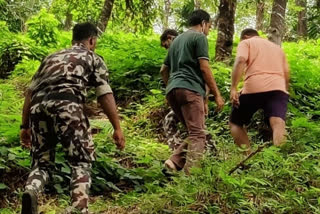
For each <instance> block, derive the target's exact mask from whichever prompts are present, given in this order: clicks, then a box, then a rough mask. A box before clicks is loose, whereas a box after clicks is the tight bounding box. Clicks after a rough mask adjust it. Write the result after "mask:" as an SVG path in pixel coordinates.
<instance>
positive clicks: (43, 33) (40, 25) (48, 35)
mask: <svg viewBox="0 0 320 214" xmlns="http://www.w3.org/2000/svg"><path fill="white" fill-rule="evenodd" d="M58 25H59V22H58V20H57V19H56V18H55V17H54V15H53V14H50V13H48V12H47V11H46V10H45V9H42V10H41V11H40V13H39V14H38V15H36V16H33V17H32V18H31V19H29V20H28V21H27V26H28V31H27V33H28V36H29V37H30V38H32V39H33V40H35V41H36V42H37V43H38V44H40V45H43V46H52V45H54V44H56V43H57V37H58Z"/></svg>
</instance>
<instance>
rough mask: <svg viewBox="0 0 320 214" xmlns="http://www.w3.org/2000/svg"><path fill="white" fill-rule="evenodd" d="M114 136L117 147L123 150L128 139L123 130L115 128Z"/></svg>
mask: <svg viewBox="0 0 320 214" xmlns="http://www.w3.org/2000/svg"><path fill="white" fill-rule="evenodd" d="M112 138H113V140H114V141H115V144H116V146H117V148H118V149H119V150H121V151H122V150H123V149H124V147H125V144H126V140H125V138H124V135H123V133H122V130H121V129H117V130H114V132H113V136H112Z"/></svg>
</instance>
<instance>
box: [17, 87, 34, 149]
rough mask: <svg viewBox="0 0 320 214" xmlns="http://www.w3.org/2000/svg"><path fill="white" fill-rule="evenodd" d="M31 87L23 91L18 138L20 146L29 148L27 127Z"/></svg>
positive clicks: (29, 134) (28, 129) (29, 131)
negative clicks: (23, 97) (20, 126)
mask: <svg viewBox="0 0 320 214" xmlns="http://www.w3.org/2000/svg"><path fill="white" fill-rule="evenodd" d="M31 96H32V91H31V89H27V91H26V92H25V100H24V104H23V110H22V123H21V125H22V128H21V130H20V140H21V143H22V147H25V148H31V130H30V127H29V117H30V107H31Z"/></svg>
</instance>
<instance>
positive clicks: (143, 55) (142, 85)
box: [97, 33, 166, 103]
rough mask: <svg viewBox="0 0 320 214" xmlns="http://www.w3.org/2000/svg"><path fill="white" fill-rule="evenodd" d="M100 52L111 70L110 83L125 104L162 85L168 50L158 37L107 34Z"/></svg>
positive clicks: (99, 42) (99, 46) (103, 38)
mask: <svg viewBox="0 0 320 214" xmlns="http://www.w3.org/2000/svg"><path fill="white" fill-rule="evenodd" d="M97 53H98V54H100V55H101V56H103V57H104V59H105V61H106V63H107V66H108V68H109V69H110V80H111V85H112V88H113V90H114V92H115V95H116V97H117V98H120V99H121V102H123V103H128V102H129V101H132V100H136V99H137V98H141V97H142V96H143V95H145V94H146V93H148V92H149V89H150V88H157V87H158V86H159V84H160V73H159V69H160V66H161V64H162V62H163V59H164V57H165V54H166V51H165V50H164V49H163V48H161V47H160V42H159V38H158V36H155V35H152V36H142V35H140V36H135V35H133V34H124V33H119V34H110V33H108V34H104V35H103V36H102V38H101V39H100V40H99V41H98V49H97Z"/></svg>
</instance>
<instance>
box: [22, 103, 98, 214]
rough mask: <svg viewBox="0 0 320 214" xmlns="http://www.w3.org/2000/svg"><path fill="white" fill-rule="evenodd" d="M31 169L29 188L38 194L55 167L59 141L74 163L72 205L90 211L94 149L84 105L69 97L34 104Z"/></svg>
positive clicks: (71, 188) (72, 166) (86, 211)
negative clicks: (56, 149) (72, 100)
mask: <svg viewBox="0 0 320 214" xmlns="http://www.w3.org/2000/svg"><path fill="white" fill-rule="evenodd" d="M30 121H31V129H32V150H31V154H32V171H31V173H30V174H29V177H28V180H27V183H26V187H25V188H26V190H33V191H34V192H35V193H36V194H37V195H38V194H39V193H41V192H42V191H43V190H44V186H45V184H47V183H48V180H49V173H50V172H51V171H52V170H53V169H54V161H55V147H56V145H57V143H58V142H60V143H61V144H62V146H63V148H64V151H65V154H66V159H67V161H68V163H69V165H70V167H71V173H72V176H71V184H70V190H71V200H72V207H74V208H75V209H76V210H77V211H79V212H81V213H88V200H89V189H90V185H91V175H90V171H91V166H92V162H93V161H94V160H95V150H94V145H93V141H92V137H91V133H90V126H89V121H88V118H87V117H86V116H85V115H84V114H83V105H82V104H78V103H74V102H70V101H57V100H55V101H46V102H44V101H42V102H41V103H38V104H34V105H33V106H32V107H31V114H30Z"/></svg>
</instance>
